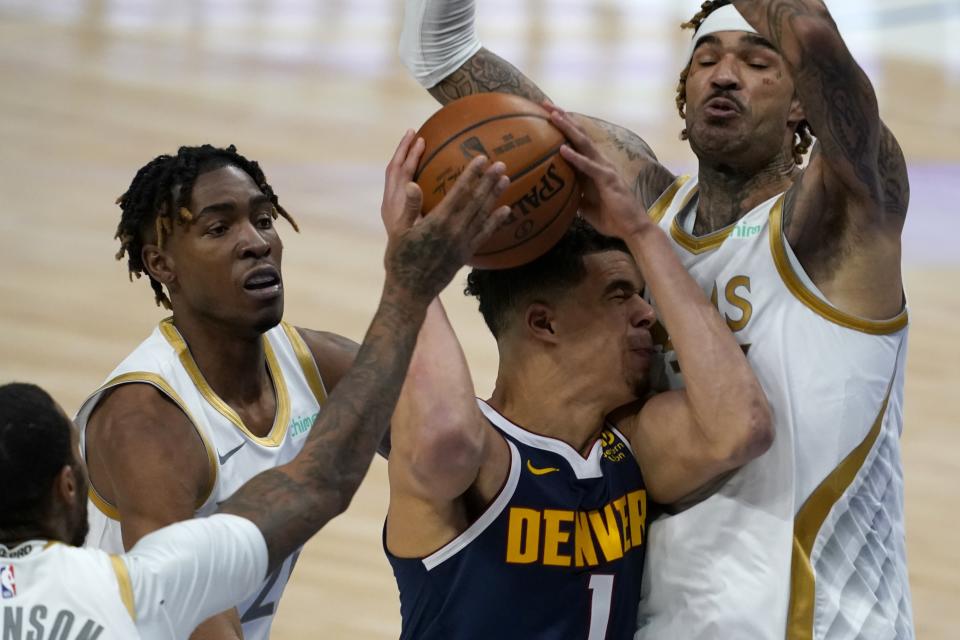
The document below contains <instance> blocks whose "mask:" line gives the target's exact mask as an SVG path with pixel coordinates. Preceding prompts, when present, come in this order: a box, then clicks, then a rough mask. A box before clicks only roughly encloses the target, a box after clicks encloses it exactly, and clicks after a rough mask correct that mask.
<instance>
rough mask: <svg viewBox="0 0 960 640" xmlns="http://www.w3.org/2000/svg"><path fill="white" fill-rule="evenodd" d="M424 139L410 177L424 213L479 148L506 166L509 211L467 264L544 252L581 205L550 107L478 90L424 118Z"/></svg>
mask: <svg viewBox="0 0 960 640" xmlns="http://www.w3.org/2000/svg"><path fill="white" fill-rule="evenodd" d="M418 135H419V136H421V137H422V138H423V139H424V141H425V142H426V148H425V149H424V152H423V157H422V158H421V160H420V166H419V167H417V173H416V176H415V179H416V181H417V184H419V185H420V188H421V189H422V190H423V210H424V212H425V213H426V212H429V211H430V210H431V209H432V208H433V207H434V206H436V205H437V203H439V202H440V200H441V199H442V198H443V196H444V194H446V192H447V189H449V188H450V187H452V186H453V183H454V182H455V181H456V179H457V177H458V176H459V175H460V173H461V172H462V171H463V169H464V168H465V167H466V165H467V164H468V163H469V162H470V160H471V159H472V158H473V157H475V156H477V155H485V156H486V157H488V158H489V159H490V161H491V162H494V161H497V160H499V161H501V162H503V163H504V164H505V165H506V166H507V171H506V175H508V176H509V177H510V186H509V187H508V188H507V190H506V192H505V193H504V194H503V195H502V196H501V197H500V200H499V201H498V202H497V204H498V205H504V204H509V205H510V207H511V212H510V216H509V217H508V218H507V221H506V222H505V223H504V224H503V226H501V227H500V228H499V229H497V231H496V232H495V233H494V235H493V236H492V237H491V238H490V239H489V240H488V241H487V242H486V243H485V244H484V245H483V246H482V247H480V249H479V250H478V251H477V253H476V254H475V255H474V257H473V259H472V260H471V261H470V264H471V265H473V266H474V267H480V268H482V269H507V268H510V267H516V266H518V265H521V264H524V263H526V262H530V261H531V260H533V259H535V258H537V257H539V256H541V255H543V254H544V253H546V252H547V250H549V249H550V247H552V246H553V245H554V244H556V242H557V241H558V240H559V239H560V237H561V236H562V235H563V233H564V231H566V229H567V227H568V226H569V225H570V221H571V220H573V217H574V215H575V214H576V212H577V206H578V205H579V204H580V186H579V184H578V183H577V176H576V173H575V172H574V170H573V167H571V166H570V165H568V164H567V162H566V161H565V160H564V159H563V158H562V157H561V156H560V145H561V144H563V142H564V140H565V138H564V136H563V134H562V133H560V131H559V130H558V129H557V128H556V127H554V126H553V124H552V123H551V122H550V116H549V114H548V113H547V111H546V110H545V109H544V108H543V107H541V106H539V105H537V104H534V103H533V102H530V101H529V100H526V99H524V98H520V97H518V96H512V95H508V94H505V93H481V94H477V95H472V96H467V97H466V98H461V99H459V100H456V101H454V102H451V103H450V104H448V105H446V106H445V107H443V108H442V109H440V110H439V111H438V112H436V113H435V114H433V116H432V117H431V118H430V119H429V120H427V121H426V123H424V125H423V127H421V128H420V131H419V132H418Z"/></svg>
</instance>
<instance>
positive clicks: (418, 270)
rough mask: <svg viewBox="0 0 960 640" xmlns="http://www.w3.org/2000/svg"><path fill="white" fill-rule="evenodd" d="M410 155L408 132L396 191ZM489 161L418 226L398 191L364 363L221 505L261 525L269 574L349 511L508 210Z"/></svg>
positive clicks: (406, 187)
mask: <svg viewBox="0 0 960 640" xmlns="http://www.w3.org/2000/svg"><path fill="white" fill-rule="evenodd" d="M411 147H413V148H415V149H420V150H421V151H422V148H423V143H422V141H419V140H418V141H416V142H414V140H413V132H408V133H407V135H406V136H404V139H403V141H402V142H401V144H400V147H399V148H398V149H397V152H396V154H395V155H394V159H393V160H392V161H391V164H390V167H388V180H387V186H388V189H389V188H391V185H392V181H391V180H390V176H391V174H392V173H394V172H396V171H397V166H398V165H402V164H403V163H404V161H405V159H406V158H407V156H408V153H409V152H410V150H411ZM485 163H486V161H485V160H484V159H483V158H475V159H474V160H473V161H472V162H471V163H470V164H469V165H468V166H467V168H466V169H465V170H464V173H463V174H462V176H461V177H460V178H459V179H458V181H457V183H456V185H455V187H454V189H453V190H452V191H451V192H450V193H449V194H448V195H447V197H446V198H444V200H443V201H442V202H441V204H440V205H438V206H437V207H436V208H434V210H433V211H431V213H430V215H429V216H427V217H425V218H423V219H421V220H419V221H418V222H416V224H414V223H415V221H417V218H418V216H419V214H420V203H421V202H422V194H421V193H420V190H419V188H418V187H417V186H416V185H415V184H413V183H410V182H407V183H404V184H401V185H400V187H401V189H402V191H401V197H400V201H401V202H403V203H404V204H403V210H402V213H400V214H398V216H399V219H400V221H401V222H400V224H398V226H397V228H396V229H395V231H394V232H393V233H391V235H390V238H389V241H388V245H387V254H386V258H385V265H386V270H387V275H386V279H385V282H384V288H383V295H382V297H381V299H380V306H379V307H378V309H377V313H376V315H375V316H374V318H373V321H372V322H371V324H370V328H369V329H368V330H367V333H366V336H365V337H364V341H363V344H362V345H361V346H360V350H359V351H358V352H357V356H356V360H355V361H354V363H353V365H352V366H351V367H350V370H349V371H348V372H347V373H346V375H344V376H343V378H342V379H341V380H340V382H339V383H338V384H337V387H336V389H335V390H334V391H333V392H332V393H331V394H330V397H329V399H328V402H327V405H326V407H324V410H323V411H322V412H320V415H319V416H318V417H317V419H316V422H315V423H314V425H313V428H312V429H311V431H310V435H309V436H308V439H307V442H306V443H304V447H303V450H302V451H301V452H300V453H299V454H298V455H297V457H296V458H295V459H294V460H293V461H292V462H290V463H288V464H286V465H283V466H281V467H277V468H275V469H271V470H269V471H265V472H263V473H261V474H259V475H257V476H255V477H254V478H253V479H251V480H250V481H249V482H248V483H247V484H245V485H244V486H243V487H241V488H240V489H239V490H238V491H237V492H236V493H235V494H234V495H233V496H232V497H231V498H230V499H229V500H227V502H226V503H224V505H223V506H222V507H221V511H223V512H225V513H232V514H235V515H239V516H243V517H245V518H247V519H249V520H251V521H253V523H254V524H256V525H257V527H259V529H260V531H261V532H262V533H263V536H264V538H265V540H266V542H267V550H268V554H269V566H270V567H271V569H272V568H274V567H276V566H277V564H278V563H279V562H281V561H282V560H283V558H285V557H286V556H287V555H289V554H290V553H291V552H292V551H293V550H294V549H296V548H297V547H299V546H300V545H302V544H303V543H304V542H305V541H306V540H307V539H308V538H309V537H310V536H312V535H313V534H314V533H315V532H316V531H318V530H319V529H320V528H321V527H322V526H323V525H324V524H326V522H328V521H329V520H330V519H331V518H333V517H335V516H336V515H338V514H340V513H341V512H343V511H344V510H345V509H346V508H347V506H348V504H349V503H350V500H351V499H352V497H353V495H354V493H355V492H356V490H357V488H358V487H359V485H360V482H361V480H362V479H363V477H364V475H365V474H366V471H367V468H368V467H369V465H370V461H371V459H372V458H373V454H374V452H375V450H376V447H377V445H378V444H379V442H380V439H381V438H382V436H383V434H384V432H385V431H386V429H387V425H388V424H389V421H390V416H391V415H392V413H393V411H394V407H395V404H396V400H397V397H398V396H399V394H400V389H401V386H402V384H403V380H404V377H405V375H406V372H407V366H408V365H409V363H410V357H411V355H412V353H413V349H414V345H415V344H416V340H417V334H418V332H419V330H420V326H421V324H422V322H423V320H424V317H425V315H426V310H427V307H428V305H429V304H430V302H431V301H432V300H433V299H434V298H435V297H436V296H437V294H439V292H440V290H441V289H443V287H444V286H446V285H447V283H449V282H450V280H451V279H452V278H453V276H454V274H455V273H456V272H457V270H458V269H459V268H460V267H461V266H462V265H463V264H464V262H465V261H466V260H467V259H468V258H469V257H470V256H471V255H472V254H473V251H474V250H475V249H476V248H477V247H478V246H479V245H480V244H481V243H482V242H483V240H484V239H486V238H487V237H489V235H490V234H491V233H492V232H493V230H494V229H495V228H496V227H497V225H499V224H501V223H502V222H503V220H504V218H505V217H506V215H507V213H508V212H509V210H508V208H506V207H499V208H496V209H495V208H494V204H495V201H496V198H497V197H498V196H499V195H500V194H501V193H502V192H503V189H504V188H505V186H506V182H507V181H506V180H505V178H503V177H502V172H503V167H502V165H500V166H497V165H493V166H490V167H486V168H485ZM414 164H415V163H414ZM388 196H389V194H387V196H385V201H386V200H387V199H388Z"/></svg>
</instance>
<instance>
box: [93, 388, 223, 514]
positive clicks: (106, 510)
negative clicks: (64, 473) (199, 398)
mask: <svg viewBox="0 0 960 640" xmlns="http://www.w3.org/2000/svg"><path fill="white" fill-rule="evenodd" d="M138 382H139V383H143V384H149V385H152V386H154V387H156V388H157V389H159V390H160V391H161V392H163V393H164V394H165V395H166V396H167V397H168V398H170V399H171V400H173V402H174V403H176V405H177V406H178V407H180V410H181V411H183V413H184V414H185V415H186V416H187V419H188V420H190V424H192V425H193V429H194V430H195V431H196V432H197V435H198V436H200V440H201V441H202V442H203V448H204V449H206V451H207V463H208V465H209V468H210V481H209V483H208V485H207V486H206V487H204V491H203V497H202V498H201V499H200V500H199V502H198V503H197V508H198V509H199V508H200V507H202V506H203V505H204V504H205V503H206V502H207V500H208V499H209V498H210V494H211V493H213V488H214V487H215V486H216V484H217V454H216V452H215V451H214V448H213V445H212V444H210V440H208V439H207V436H206V434H204V432H203V429H201V428H200V423H199V422H197V420H196V418H194V417H193V414H191V413H190V410H189V409H188V408H187V403H186V402H184V401H183V399H182V398H181V397H180V395H179V394H178V393H177V392H176V391H174V390H173V387H171V386H170V383H168V382H167V381H166V380H164V379H163V378H161V377H160V376H158V375H157V374H155V373H151V372H149V371H130V372H128V373H124V374H122V375H119V376H117V377H116V378H113V379H111V380H109V381H108V382H107V383H106V384H104V385H103V386H102V387H100V388H99V389H98V390H97V391H96V393H95V394H94V395H97V394H100V393H103V392H104V391H106V390H107V389H112V388H113V387H119V386H120V385H122V384H132V383H138ZM87 495H88V496H89V497H90V501H91V502H92V503H93V504H94V506H96V507H97V509H99V510H100V512H101V513H103V515H105V516H107V517H108V518H110V519H111V520H116V521H117V522H119V521H120V511H119V510H118V509H117V508H116V507H115V506H113V505H112V504H110V503H109V502H108V501H107V500H106V498H104V497H103V496H101V495H100V493H99V492H97V490H96V488H95V487H94V486H93V483H92V482H91V483H90V485H89V489H88V490H87Z"/></svg>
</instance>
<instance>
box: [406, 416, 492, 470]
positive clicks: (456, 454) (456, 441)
mask: <svg viewBox="0 0 960 640" xmlns="http://www.w3.org/2000/svg"><path fill="white" fill-rule="evenodd" d="M471 426H472V427H473V429H472V430H471V431H468V430H463V429H453V428H444V429H439V430H436V431H434V432H431V433H429V434H424V436H423V437H422V438H421V439H420V442H419V445H418V446H417V449H416V451H414V452H413V455H412V456H411V458H410V463H411V468H412V470H413V472H414V474H416V475H418V476H423V477H424V478H427V477H430V478H433V477H437V476H438V475H441V476H448V475H453V476H456V475H459V474H458V472H459V471H461V470H463V469H469V468H473V467H475V466H476V465H477V461H478V460H479V459H480V458H481V456H482V455H483V439H482V438H481V437H471V435H470V434H471V432H475V431H476V425H471ZM478 435H479V434H478Z"/></svg>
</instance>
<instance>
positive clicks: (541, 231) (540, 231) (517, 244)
mask: <svg viewBox="0 0 960 640" xmlns="http://www.w3.org/2000/svg"><path fill="white" fill-rule="evenodd" d="M576 192H577V190H576V189H570V193H568V194H567V199H566V200H564V201H563V206H562V207H557V214H556V215H555V216H553V217H552V218H550V220H548V221H547V223H546V224H545V225H543V226H542V227H540V230H539V231H537V232H536V233H534V234H533V235H532V236H527V237H526V238H524V239H523V240H521V241H520V242H518V243H516V244H512V245H510V246H509V247H504V248H503V249H497V250H496V251H490V252H487V253H477V254H475V255H476V257H478V258H486V257H489V256H495V255H497V254H498V253H503V252H504V251H510V250H511V249H516V248H517V247H519V246H520V245H522V244H526V243H527V242H529V241H530V240H532V239H533V238H536V237H537V236H538V235H540V234H541V233H543V232H544V231H546V230H547V229H549V228H550V227H551V226H553V223H554V222H555V221H556V220H557V218H559V217H560V214H562V213H563V212H564V211H566V210H567V205H568V204H570V198H572V197H573V194H574V193H576Z"/></svg>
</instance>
